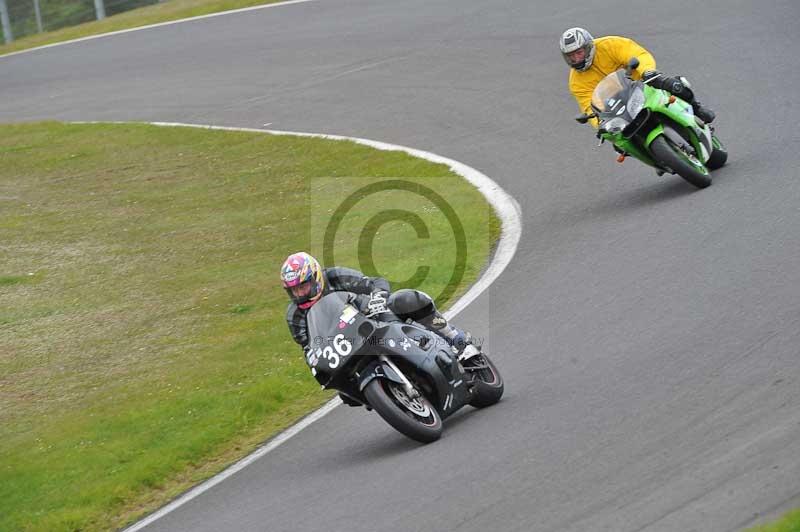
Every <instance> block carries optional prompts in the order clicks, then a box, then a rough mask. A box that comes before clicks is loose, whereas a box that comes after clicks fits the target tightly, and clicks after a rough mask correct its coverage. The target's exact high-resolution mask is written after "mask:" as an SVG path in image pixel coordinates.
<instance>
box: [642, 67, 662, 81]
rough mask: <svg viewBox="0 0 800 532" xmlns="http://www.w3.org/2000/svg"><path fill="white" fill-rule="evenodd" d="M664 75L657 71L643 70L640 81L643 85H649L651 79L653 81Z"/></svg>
mask: <svg viewBox="0 0 800 532" xmlns="http://www.w3.org/2000/svg"><path fill="white" fill-rule="evenodd" d="M663 75H664V74H663V73H662V72H661V71H659V70H645V71H644V73H643V74H642V81H644V82H645V83H649V82H650V80H651V79H655V78H657V77H658V76H663Z"/></svg>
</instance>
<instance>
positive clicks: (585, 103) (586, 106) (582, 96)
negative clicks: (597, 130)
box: [569, 75, 598, 127]
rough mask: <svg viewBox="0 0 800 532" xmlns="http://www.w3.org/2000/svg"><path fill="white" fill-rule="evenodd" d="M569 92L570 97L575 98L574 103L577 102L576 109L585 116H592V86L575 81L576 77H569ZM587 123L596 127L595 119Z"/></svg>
mask: <svg viewBox="0 0 800 532" xmlns="http://www.w3.org/2000/svg"><path fill="white" fill-rule="evenodd" d="M569 91H570V92H571V93H572V96H574V97H575V101H576V102H578V109H580V110H581V112H582V113H586V114H587V115H589V114H592V92H593V91H594V86H592V85H590V84H588V83H586V82H582V80H579V79H577V77H576V76H574V75H571V76H570V77H569ZM589 122H590V123H591V124H592V125H593V126H594V127H597V124H598V122H597V119H596V118H592V119H591V120H589Z"/></svg>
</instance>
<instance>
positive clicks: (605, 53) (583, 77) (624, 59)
mask: <svg viewBox="0 0 800 532" xmlns="http://www.w3.org/2000/svg"><path fill="white" fill-rule="evenodd" d="M594 47H595V51H594V59H593V60H592V66H591V67H589V70H586V71H584V72H578V71H577V70H575V69H574V68H570V69H569V70H570V71H569V90H570V92H571V93H572V95H573V96H574V97H575V100H577V101H578V107H580V110H581V112H582V113H587V114H588V113H591V112H592V106H591V103H592V92H594V88H595V87H596V86H597V84H598V83H600V81H601V80H602V79H603V78H604V77H606V76H607V75H609V74H611V73H612V72H614V71H615V70H618V69H620V68H625V67H626V66H627V64H628V61H629V60H630V58H631V57H637V58H638V59H639V67H638V68H637V69H636V70H635V71H634V72H633V76H632V77H633V79H641V77H642V73H644V72H646V71H648V70H655V68H656V60H655V59H654V58H653V56H652V54H650V52H648V51H647V50H645V49H644V48H642V47H641V46H640V45H639V44H638V43H637V42H635V41H633V40H631V39H628V38H626V37H617V36H614V35H610V36H608V37H599V38H597V39H595V40H594ZM592 124H593V125H594V126H595V127H597V120H594V119H593V120H592Z"/></svg>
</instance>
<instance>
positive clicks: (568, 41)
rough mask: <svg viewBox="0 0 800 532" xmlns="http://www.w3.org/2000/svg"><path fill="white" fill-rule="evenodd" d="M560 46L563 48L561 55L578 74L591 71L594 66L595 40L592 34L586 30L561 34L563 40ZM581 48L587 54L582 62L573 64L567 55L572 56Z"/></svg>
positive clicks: (581, 29) (574, 30)
mask: <svg viewBox="0 0 800 532" xmlns="http://www.w3.org/2000/svg"><path fill="white" fill-rule="evenodd" d="M558 45H559V47H560V48H561V55H562V56H564V61H566V62H567V64H568V65H569V66H571V67H572V68H574V69H575V70H577V71H578V72H584V71H586V70H589V67H591V66H592V59H594V39H593V38H592V34H591V33H589V32H588V31H586V30H585V29H583V28H570V29H568V30H567V31H565V32H564V33H563V34H561V39H560V40H559V42H558ZM580 48H583V50H584V51H585V52H586V54H585V55H584V56H583V59H582V60H581V61H579V62H577V63H572V62H571V61H570V60H569V57H567V54H570V53H572V52H574V51H576V50H578V49H580Z"/></svg>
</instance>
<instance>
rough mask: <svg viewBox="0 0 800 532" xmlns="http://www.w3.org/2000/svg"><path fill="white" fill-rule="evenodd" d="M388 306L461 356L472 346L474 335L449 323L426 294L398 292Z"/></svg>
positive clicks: (393, 295) (410, 290)
mask: <svg viewBox="0 0 800 532" xmlns="http://www.w3.org/2000/svg"><path fill="white" fill-rule="evenodd" d="M388 306H389V309H390V310H391V311H392V312H394V313H395V314H397V315H398V316H399V317H401V318H402V319H409V318H410V319H412V320H414V321H416V322H418V323H420V324H421V325H423V326H425V327H426V328H428V329H429V330H431V331H433V332H434V333H436V334H437V335H439V336H441V337H442V338H444V339H445V341H446V342H447V343H448V344H450V345H452V346H454V347H455V348H456V350H457V351H458V353H459V354H461V353H462V352H463V351H464V348H465V347H466V346H468V345H472V335H471V334H470V333H468V332H466V331H462V330H460V329H457V328H456V327H454V326H453V325H451V324H450V323H448V322H447V319H446V318H445V317H444V316H442V314H441V313H440V312H439V311H438V310H436V305H435V304H434V303H433V299H431V297H430V296H429V295H428V294H426V293H425V292H420V291H419V290H412V289H409V288H404V289H402V290H398V291H397V292H394V293H393V294H392V295H391V296H389V303H388Z"/></svg>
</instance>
